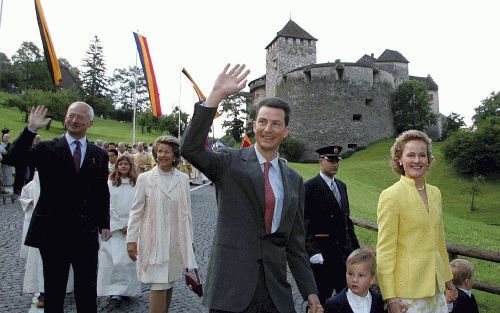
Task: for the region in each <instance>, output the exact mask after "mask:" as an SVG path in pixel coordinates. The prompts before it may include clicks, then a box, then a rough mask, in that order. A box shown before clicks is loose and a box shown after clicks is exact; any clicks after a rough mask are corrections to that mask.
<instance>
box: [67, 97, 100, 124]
mask: <svg viewBox="0 0 500 313" xmlns="http://www.w3.org/2000/svg"><path fill="white" fill-rule="evenodd" d="M77 104H83V105H85V106H86V107H87V117H88V118H89V120H91V121H93V120H94V117H95V115H94V109H93V108H92V107H91V106H90V105H89V104H88V103H85V102H82V101H77V102H73V103H71V104H70V105H69V107H68V110H69V108H70V107H71V106H73V105H77Z"/></svg>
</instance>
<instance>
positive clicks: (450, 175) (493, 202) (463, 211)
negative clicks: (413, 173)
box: [290, 139, 500, 313]
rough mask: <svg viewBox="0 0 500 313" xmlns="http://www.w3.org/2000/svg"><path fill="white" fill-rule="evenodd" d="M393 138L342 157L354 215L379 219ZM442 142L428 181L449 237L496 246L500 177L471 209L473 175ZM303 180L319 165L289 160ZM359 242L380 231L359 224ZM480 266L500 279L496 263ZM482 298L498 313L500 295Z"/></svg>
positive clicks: (489, 278)
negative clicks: (457, 166) (459, 169)
mask: <svg viewBox="0 0 500 313" xmlns="http://www.w3.org/2000/svg"><path fill="white" fill-rule="evenodd" d="M393 142H394V140H393V139H390V140H382V141H379V142H377V143H374V144H372V145H370V146H369V147H368V148H367V149H365V150H362V151H359V152H357V153H355V154H354V155H352V156H351V157H349V158H347V159H345V160H342V161H341V163H340V169H339V172H338V174H337V176H338V178H340V179H342V180H343V181H344V182H345V183H346V184H347V188H348V194H349V202H350V206H351V215H352V216H354V217H357V218H361V219H365V220H370V221H374V222H376V220H377V203H378V197H379V195H380V192H381V191H382V190H384V189H386V188H387V187H389V186H390V185H392V184H393V183H394V182H396V181H397V180H398V179H399V177H398V176H397V175H396V174H394V173H393V172H392V171H391V169H390V166H389V161H390V152H389V151H390V148H391V146H392V144H393ZM442 145H443V144H442V143H440V142H438V143H434V144H433V154H434V156H435V163H434V164H433V166H432V167H431V169H430V171H429V173H428V175H427V176H426V177H427V182H428V183H429V184H431V185H434V186H437V187H439V188H440V190H441V193H442V197H443V213H444V223H445V232H446V240H447V241H448V242H453V243H457V244H462V245H466V246H470V247H476V248H480V249H488V250H495V251H498V247H499V242H500V241H499V239H500V180H499V179H498V177H497V178H496V179H495V178H494V177H491V178H488V179H487V181H486V184H485V185H483V186H482V187H481V193H480V194H479V195H478V196H477V198H476V201H477V202H476V203H477V207H478V209H477V211H474V212H471V211H470V210H469V204H470V195H469V194H468V193H467V192H465V191H464V189H465V188H466V187H467V186H468V184H469V183H470V180H469V179H467V178H464V177H462V176H459V175H457V174H456V173H455V172H454V171H453V169H452V168H451V167H450V166H449V165H448V164H447V163H446V161H445V160H444V157H443V153H442ZM290 166H291V167H292V168H294V169H295V170H297V171H298V172H299V173H301V174H302V176H303V177H304V179H305V180H307V179H310V178H311V177H313V176H314V175H316V174H317V173H318V171H319V165H318V164H298V163H291V164H290ZM356 233H357V235H358V237H359V239H360V241H361V242H363V243H365V244H368V245H371V246H375V244H376V241H377V237H376V233H375V232H372V231H369V230H365V229H363V228H360V227H356ZM469 260H470V261H471V262H472V263H473V264H474V265H475V266H476V278H477V279H478V280H481V281H485V282H488V283H493V284H497V285H499V284H500V274H499V273H500V271H499V270H500V266H498V264H496V263H491V262H486V261H481V260H476V259H469ZM474 293H475V294H476V297H477V299H478V301H479V303H480V312H489V313H493V312H500V296H495V295H491V294H488V293H485V292H480V291H474Z"/></svg>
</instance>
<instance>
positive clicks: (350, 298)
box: [325, 248, 384, 313]
mask: <svg viewBox="0 0 500 313" xmlns="http://www.w3.org/2000/svg"><path fill="white" fill-rule="evenodd" d="M346 268H347V271H346V274H345V276H346V281H347V287H346V288H344V290H342V292H340V293H338V294H336V295H335V296H333V297H331V298H330V299H328V300H326V303H325V313H351V312H354V313H370V312H371V313H383V312H384V302H383V300H382V296H381V295H380V294H377V293H374V292H372V291H370V290H369V288H370V286H371V285H373V284H374V283H375V272H376V269H377V265H376V261H375V256H374V255H373V254H372V253H371V252H370V251H368V250H367V249H363V248H361V249H356V250H354V251H353V252H352V253H351V254H350V255H349V257H348V258H347V261H346Z"/></svg>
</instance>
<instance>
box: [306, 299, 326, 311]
mask: <svg viewBox="0 0 500 313" xmlns="http://www.w3.org/2000/svg"><path fill="white" fill-rule="evenodd" d="M307 302H308V304H309V313H323V312H324V311H323V307H322V306H321V303H320V302H319V298H318V295H315V294H312V295H309V296H308V297H307Z"/></svg>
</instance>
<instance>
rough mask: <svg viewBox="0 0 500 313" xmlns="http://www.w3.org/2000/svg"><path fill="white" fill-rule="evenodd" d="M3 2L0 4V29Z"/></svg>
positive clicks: (0, 25)
mask: <svg viewBox="0 0 500 313" xmlns="http://www.w3.org/2000/svg"><path fill="white" fill-rule="evenodd" d="M2 13H3V0H2V2H1V3H0V27H2Z"/></svg>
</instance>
